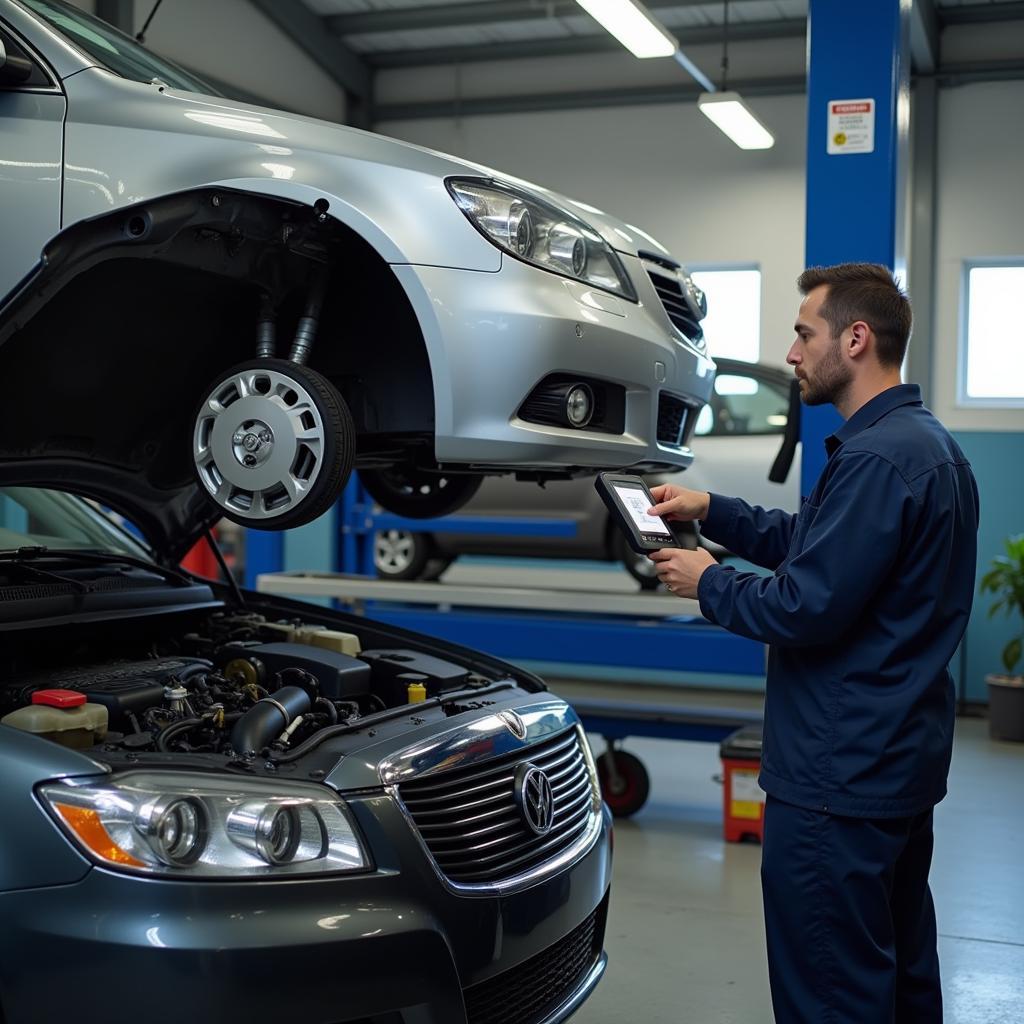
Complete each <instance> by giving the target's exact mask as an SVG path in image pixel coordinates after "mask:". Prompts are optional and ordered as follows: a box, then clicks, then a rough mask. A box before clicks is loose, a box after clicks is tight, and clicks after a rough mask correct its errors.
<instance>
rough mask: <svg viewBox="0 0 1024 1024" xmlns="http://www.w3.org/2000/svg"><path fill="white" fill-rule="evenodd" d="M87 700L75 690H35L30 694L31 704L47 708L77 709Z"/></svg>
mask: <svg viewBox="0 0 1024 1024" xmlns="http://www.w3.org/2000/svg"><path fill="white" fill-rule="evenodd" d="M87 699H88V698H87V697H86V696H85V694H84V693H78V692H76V691H75V690H36V692H35V693H33V694H32V703H33V704H45V705H46V706H47V707H48V708H77V707H79V706H80V705H82V704H84V703H85V702H86V700H87Z"/></svg>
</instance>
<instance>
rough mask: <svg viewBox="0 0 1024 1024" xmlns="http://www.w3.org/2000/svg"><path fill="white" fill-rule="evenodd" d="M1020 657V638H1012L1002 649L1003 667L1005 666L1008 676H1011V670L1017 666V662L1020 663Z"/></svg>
mask: <svg viewBox="0 0 1024 1024" xmlns="http://www.w3.org/2000/svg"><path fill="white" fill-rule="evenodd" d="M1020 655H1021V638H1020V637H1019V636H1018V637H1014V638H1013V639H1012V640H1011V641H1010V642H1009V643H1008V644H1007V645H1006V646H1005V647H1004V648H1003V665H1005V666H1006V671H1007V673H1008V674H1009V675H1011V676H1012V675H1013V670H1014V668H1016V666H1017V662H1018V661H1020Z"/></svg>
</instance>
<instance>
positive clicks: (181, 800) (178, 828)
mask: <svg viewBox="0 0 1024 1024" xmlns="http://www.w3.org/2000/svg"><path fill="white" fill-rule="evenodd" d="M135 827H136V829H138V831H139V832H140V833H142V835H143V836H145V838H146V841H147V842H148V843H149V845H150V847H151V849H152V850H153V852H154V853H155V854H156V856H157V857H158V858H159V859H160V860H161V861H162V862H163V863H164V864H168V865H170V866H172V867H182V866H185V865H187V864H194V863H195V862H196V861H197V860H198V859H199V855H200V854H201V853H202V852H203V847H204V846H205V845H206V835H207V824H206V811H205V809H204V808H203V805H202V804H201V803H199V802H198V801H197V800H189V799H187V798H185V797H173V796H171V797H161V798H160V799H158V800H154V801H152V802H151V803H148V804H145V805H144V806H143V807H142V808H140V810H139V813H138V814H137V815H136V818H135Z"/></svg>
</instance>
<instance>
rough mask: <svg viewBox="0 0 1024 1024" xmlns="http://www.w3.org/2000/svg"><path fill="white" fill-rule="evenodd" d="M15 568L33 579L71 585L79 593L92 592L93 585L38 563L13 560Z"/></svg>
mask: <svg viewBox="0 0 1024 1024" xmlns="http://www.w3.org/2000/svg"><path fill="white" fill-rule="evenodd" d="M11 564H12V567H13V569H14V570H15V571H16V572H18V573H21V574H23V575H25V576H29V577H31V578H33V579H37V580H39V579H41V580H46V581H47V582H51V583H54V582H55V583H60V584H63V585H64V586H66V587H71V589H72V590H76V591H77V592H78V593H79V594H91V593H92V587H90V586H89V584H88V583H83V582H82V581H81V580H75V579H72V578H71V577H70V576H61V575H60V573H57V572H49V571H48V570H46V569H40V568H39V566H38V565H27V564H26V563H25V562H22V561H20V560H19V561H16V562H12V563H11Z"/></svg>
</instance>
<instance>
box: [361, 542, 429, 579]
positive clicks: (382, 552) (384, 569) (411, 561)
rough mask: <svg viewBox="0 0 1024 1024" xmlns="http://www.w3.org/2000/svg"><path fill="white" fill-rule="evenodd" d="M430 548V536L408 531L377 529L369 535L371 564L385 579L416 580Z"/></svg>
mask: <svg viewBox="0 0 1024 1024" xmlns="http://www.w3.org/2000/svg"><path fill="white" fill-rule="evenodd" d="M433 551H434V545H433V543H432V542H431V539H430V537H429V536H428V535H427V534H425V533H413V532H412V531H411V530H378V531H377V532H376V533H375V534H374V535H373V565H374V568H375V569H376V570H377V575H378V576H379V577H380V578H381V579H386V580H417V579H419V578H420V577H421V576H422V575H423V572H424V570H425V569H426V568H427V564H428V563H429V562H430V560H431V555H432V554H433Z"/></svg>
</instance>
